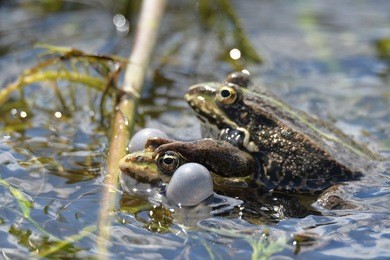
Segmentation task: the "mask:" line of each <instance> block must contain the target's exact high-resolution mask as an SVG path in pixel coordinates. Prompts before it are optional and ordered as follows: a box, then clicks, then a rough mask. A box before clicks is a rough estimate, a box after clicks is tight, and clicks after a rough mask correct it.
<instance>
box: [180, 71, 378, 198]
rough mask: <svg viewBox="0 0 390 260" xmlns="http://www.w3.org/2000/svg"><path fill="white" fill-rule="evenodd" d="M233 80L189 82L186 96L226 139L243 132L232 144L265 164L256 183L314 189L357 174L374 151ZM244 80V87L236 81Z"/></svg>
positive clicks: (272, 97) (264, 92)
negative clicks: (223, 81)
mask: <svg viewBox="0 0 390 260" xmlns="http://www.w3.org/2000/svg"><path fill="white" fill-rule="evenodd" d="M237 75H238V78H239V76H240V74H237ZM245 77H247V76H245ZM232 78H233V79H234V80H232ZM236 79H237V77H231V76H229V78H228V79H227V81H226V82H225V83H222V84H221V83H215V82H210V83H204V84H198V85H195V86H192V87H191V88H190V89H189V91H188V92H187V94H186V96H185V98H186V100H187V102H188V103H189V105H190V106H191V107H192V108H193V109H194V110H195V112H196V113H197V115H198V117H199V118H200V119H201V120H202V121H203V122H204V123H205V124H206V125H207V124H208V125H212V126H216V127H218V129H219V130H221V131H222V132H224V133H225V136H224V135H221V136H224V137H223V139H224V140H226V141H230V142H231V140H229V137H230V136H229V135H228V134H227V135H226V133H227V132H229V130H233V132H234V134H235V136H239V137H240V136H241V137H240V140H239V142H237V140H234V142H232V143H233V144H235V145H237V146H238V147H240V148H241V149H243V150H246V151H247V152H249V153H251V154H252V155H253V156H254V157H256V158H257V159H258V160H259V165H261V167H263V172H262V171H258V172H257V173H255V175H256V176H255V179H256V181H258V182H259V184H261V185H265V186H266V187H267V188H269V189H279V190H299V191H313V190H322V189H324V188H327V187H329V186H331V185H332V184H334V183H338V182H342V181H346V180H351V179H355V178H357V177H358V176H360V175H361V172H362V168H361V167H359V166H360V162H362V158H363V160H367V158H369V157H370V156H372V153H370V151H368V150H367V149H366V148H364V147H362V146H359V145H358V144H356V143H355V142H354V141H353V140H352V139H351V138H349V137H348V136H346V135H345V134H343V133H342V132H341V131H340V130H338V129H336V128H334V127H332V126H330V125H328V124H326V123H324V122H322V121H319V120H317V119H315V118H313V117H311V116H309V115H307V114H305V113H303V112H300V111H296V110H293V109H292V108H291V107H289V106H288V105H286V104H284V103H283V102H281V101H280V100H278V99H277V98H275V97H274V96H272V95H270V94H268V93H266V91H265V90H263V89H257V90H256V91H250V90H249V89H247V88H246V87H247V85H248V84H249V83H248V82H249V81H245V80H244V81H240V80H236ZM242 82H244V83H245V84H243V85H244V86H242V87H240V86H238V85H237V84H236V83H239V84H242ZM237 133H239V134H237ZM236 139H237V138H236ZM364 157H366V158H365V159H364Z"/></svg>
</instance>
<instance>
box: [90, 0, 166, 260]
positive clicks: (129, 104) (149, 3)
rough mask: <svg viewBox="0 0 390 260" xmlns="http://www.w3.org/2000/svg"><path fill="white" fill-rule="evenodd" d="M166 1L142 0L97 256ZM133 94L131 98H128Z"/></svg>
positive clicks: (103, 249) (102, 250)
mask: <svg viewBox="0 0 390 260" xmlns="http://www.w3.org/2000/svg"><path fill="white" fill-rule="evenodd" d="M165 2H166V1H165V0H144V2H143V4H142V8H141V15H140V19H139V24H138V28H137V33H136V37H135V43H134V47H133V51H132V53H131V55H130V58H129V66H128V67H127V69H126V72H125V79H124V85H123V86H122V90H123V91H124V92H125V93H127V95H124V96H123V98H122V99H121V101H120V103H119V104H118V106H117V108H118V109H117V111H116V112H115V113H116V114H115V119H114V125H113V132H112V137H111V143H110V148H109V154H108V160H107V173H106V174H107V175H106V179H105V181H106V184H107V185H106V186H105V189H104V191H103V194H102V199H101V207H100V212H99V223H98V228H99V237H98V253H99V258H107V257H109V255H108V244H109V238H110V228H111V215H112V214H110V213H112V212H113V211H114V210H115V209H116V207H117V198H118V193H117V192H116V187H117V186H118V178H119V174H120V170H119V166H118V163H119V160H120V159H121V158H122V157H123V156H124V155H125V153H126V143H127V141H128V140H129V137H130V136H131V135H132V133H133V128H134V122H135V118H136V113H137V101H138V98H139V93H141V90H142V85H143V82H144V78H145V74H146V69H147V67H148V64H149V61H150V58H151V55H152V52H153V48H154V45H155V42H156V38H157V33H158V26H159V24H160V21H161V18H162V14H163V11H164V7H165ZM130 97H132V98H130Z"/></svg>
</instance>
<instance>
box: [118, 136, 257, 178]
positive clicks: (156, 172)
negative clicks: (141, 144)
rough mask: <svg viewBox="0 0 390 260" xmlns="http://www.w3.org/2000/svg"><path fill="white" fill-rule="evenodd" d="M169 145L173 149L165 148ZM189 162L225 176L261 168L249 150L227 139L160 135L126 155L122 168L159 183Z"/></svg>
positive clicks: (247, 174) (133, 174) (138, 176)
mask: <svg viewBox="0 0 390 260" xmlns="http://www.w3.org/2000/svg"><path fill="white" fill-rule="evenodd" d="M166 145H169V147H171V148H172V150H165V149H164V148H165V147H166ZM188 162H197V163H200V164H202V165H204V166H205V167H206V168H208V169H209V170H210V171H211V172H212V173H216V174H217V175H218V176H221V177H238V178H239V177H246V176H250V175H252V174H253V172H255V171H256V170H257V168H258V165H257V162H256V160H255V159H254V158H253V157H252V156H251V155H250V154H249V153H247V152H245V151H242V150H241V149H239V148H238V147H236V146H234V145H232V144H230V143H228V142H226V141H222V140H214V139H209V138H205V139H201V140H197V141H193V142H181V141H175V140H170V139H166V138H160V137H152V138H149V139H148V141H147V142H146V144H145V150H143V151H137V152H134V153H130V154H127V155H126V156H125V157H123V158H122V159H121V160H120V162H119V168H120V169H121V171H122V172H123V173H124V174H127V175H130V176H131V177H133V178H135V179H136V180H138V181H141V182H146V183H151V184H158V183H160V182H163V183H168V182H169V181H170V179H171V177H172V175H173V173H174V172H175V170H176V169H177V168H178V167H179V166H181V165H183V164H185V163H188ZM216 178H218V177H217V176H216Z"/></svg>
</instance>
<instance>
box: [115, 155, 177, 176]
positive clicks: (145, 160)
mask: <svg viewBox="0 0 390 260" xmlns="http://www.w3.org/2000/svg"><path fill="white" fill-rule="evenodd" d="M155 157H156V156H155V155H154V152H153V151H152V150H148V149H145V150H143V151H137V152H134V153H131V154H127V155H126V156H125V157H123V158H122V159H121V160H120V161H119V168H120V170H121V171H122V172H123V173H124V174H127V175H130V176H131V177H133V178H135V179H136V180H138V181H140V182H145V183H158V182H164V183H168V182H169V181H170V180H171V178H172V175H173V173H174V171H175V170H176V169H177V168H178V167H179V166H180V165H181V164H182V162H181V161H180V160H181V158H179V156H178V155H177V154H176V153H174V152H169V151H168V152H166V153H163V154H162V155H161V156H158V157H157V158H155Z"/></svg>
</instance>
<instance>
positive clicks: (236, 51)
mask: <svg viewBox="0 0 390 260" xmlns="http://www.w3.org/2000/svg"><path fill="white" fill-rule="evenodd" d="M229 54H230V58H232V59H233V60H238V59H239V58H241V51H240V50H239V49H236V48H234V49H231V50H230V53H229Z"/></svg>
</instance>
